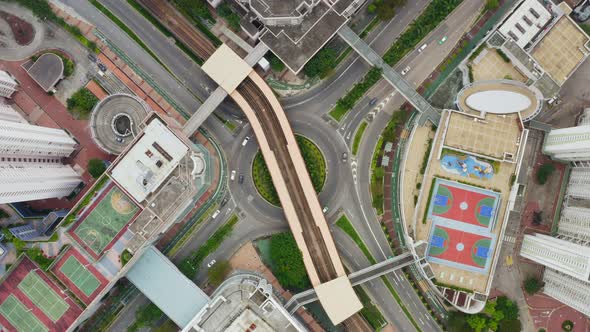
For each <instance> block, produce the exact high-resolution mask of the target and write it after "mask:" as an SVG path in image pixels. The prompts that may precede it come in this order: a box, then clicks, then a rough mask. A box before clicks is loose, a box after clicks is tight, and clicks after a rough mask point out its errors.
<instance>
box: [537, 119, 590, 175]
mask: <svg viewBox="0 0 590 332" xmlns="http://www.w3.org/2000/svg"><path fill="white" fill-rule="evenodd" d="M543 153H545V154H547V155H549V156H550V157H551V158H553V159H559V160H562V161H571V162H573V164H574V166H590V163H584V161H590V109H586V110H584V113H583V115H582V116H581V117H580V121H579V122H578V125H577V126H575V127H569V128H561V129H553V130H551V132H549V133H548V134H546V136H545V142H544V144H543ZM586 164H587V165H586Z"/></svg>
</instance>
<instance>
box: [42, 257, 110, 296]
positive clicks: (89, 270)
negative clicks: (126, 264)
mask: <svg viewBox="0 0 590 332" xmlns="http://www.w3.org/2000/svg"><path fill="white" fill-rule="evenodd" d="M51 272H52V273H53V274H54V275H55V276H56V277H57V278H58V279H59V280H60V281H61V282H62V283H63V284H64V285H65V286H66V287H67V288H68V289H69V290H70V291H71V292H72V293H74V294H75V295H76V297H78V298H79V299H80V300H81V301H82V302H84V303H86V304H89V303H90V302H92V300H93V299H94V298H95V297H96V296H97V295H98V293H100V291H101V290H102V289H104V287H105V286H106V285H107V284H108V280H107V279H106V278H105V277H104V276H103V275H102V274H100V272H99V271H98V270H97V269H96V268H95V267H94V266H93V265H92V263H91V262H89V261H88V259H86V258H85V257H84V256H83V255H82V254H81V253H80V252H79V251H78V250H76V248H74V247H70V248H69V249H67V250H66V251H65V252H64V253H63V254H62V255H61V256H60V257H59V258H58V260H57V261H56V262H55V264H54V266H53V267H52V268H51Z"/></svg>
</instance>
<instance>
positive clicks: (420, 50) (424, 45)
mask: <svg viewBox="0 0 590 332" xmlns="http://www.w3.org/2000/svg"><path fill="white" fill-rule="evenodd" d="M427 46H428V44H423V45H422V46H420V48H419V49H418V53H422V51H424V50H425V49H426V47H427Z"/></svg>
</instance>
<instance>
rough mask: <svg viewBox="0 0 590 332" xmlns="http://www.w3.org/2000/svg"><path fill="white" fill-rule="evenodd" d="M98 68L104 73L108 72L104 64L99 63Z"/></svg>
mask: <svg viewBox="0 0 590 332" xmlns="http://www.w3.org/2000/svg"><path fill="white" fill-rule="evenodd" d="M97 66H98V69H100V70H102V71H107V66H105V65H104V64H102V63H100V62H99V63H98V64H97Z"/></svg>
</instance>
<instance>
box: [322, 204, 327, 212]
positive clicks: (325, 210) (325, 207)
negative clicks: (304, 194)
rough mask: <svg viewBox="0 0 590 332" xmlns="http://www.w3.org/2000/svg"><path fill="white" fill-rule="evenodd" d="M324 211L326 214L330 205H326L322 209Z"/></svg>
mask: <svg viewBox="0 0 590 332" xmlns="http://www.w3.org/2000/svg"><path fill="white" fill-rule="evenodd" d="M322 212H323V213H324V214H326V212H328V207H327V206H324V209H323V210H322Z"/></svg>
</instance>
